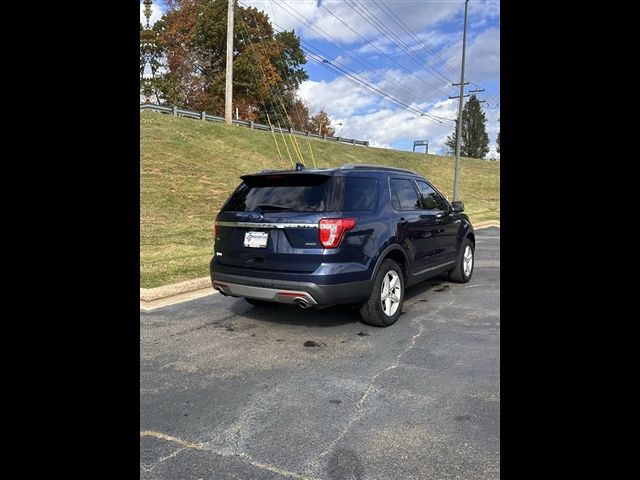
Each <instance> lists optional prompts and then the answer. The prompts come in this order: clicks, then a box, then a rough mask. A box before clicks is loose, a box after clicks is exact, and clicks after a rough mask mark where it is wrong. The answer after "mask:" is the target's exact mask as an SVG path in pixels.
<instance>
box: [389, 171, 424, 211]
mask: <svg viewBox="0 0 640 480" xmlns="http://www.w3.org/2000/svg"><path fill="white" fill-rule="evenodd" d="M390 186H391V205H392V206H393V208H394V209H396V210H420V209H421V208H422V207H421V204H420V200H419V199H418V193H417V192H416V189H415V187H414V186H413V181H411V180H410V179H408V178H392V179H391V180H390Z"/></svg>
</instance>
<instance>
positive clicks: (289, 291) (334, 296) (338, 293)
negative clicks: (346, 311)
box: [211, 271, 372, 306]
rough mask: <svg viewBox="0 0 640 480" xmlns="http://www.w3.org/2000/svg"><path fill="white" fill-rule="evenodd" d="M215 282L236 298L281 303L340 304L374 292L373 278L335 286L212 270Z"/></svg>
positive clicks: (352, 301)
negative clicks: (372, 289) (301, 301)
mask: <svg viewBox="0 0 640 480" xmlns="http://www.w3.org/2000/svg"><path fill="white" fill-rule="evenodd" d="M211 282H212V284H213V287H214V288H215V289H216V290H219V291H221V292H222V293H224V294H226V295H231V296H233V297H248V298H256V299H260V300H269V301H273V302H278V303H296V301H297V300H299V299H301V298H303V299H305V300H306V301H307V302H308V303H309V304H310V305H321V306H327V305H337V304H341V303H357V302H361V301H365V300H367V299H368V298H369V295H370V294H371V288H372V282H371V281H370V280H366V281H361V282H351V283H340V284H335V285H318V284H315V283H311V282H294V281H285V280H271V279H265V278H253V277H243V276H240V275H231V274H229V273H221V272H215V271H213V272H211Z"/></svg>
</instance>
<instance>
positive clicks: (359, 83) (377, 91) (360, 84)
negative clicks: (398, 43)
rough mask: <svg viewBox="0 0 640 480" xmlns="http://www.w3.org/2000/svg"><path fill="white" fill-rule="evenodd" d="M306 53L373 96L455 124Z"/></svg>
mask: <svg viewBox="0 0 640 480" xmlns="http://www.w3.org/2000/svg"><path fill="white" fill-rule="evenodd" d="M303 48H305V47H303ZM305 50H306V48H305ZM306 51H307V53H308V54H310V55H311V56H310V58H311V59H312V60H314V61H315V62H316V63H318V64H320V65H322V66H324V67H325V68H328V69H329V70H332V71H333V72H334V73H336V74H337V75H340V76H342V77H344V78H345V79H347V80H351V82H350V83H352V84H353V85H355V86H358V87H360V88H363V89H365V90H367V91H368V92H369V93H372V94H374V95H377V96H379V97H383V98H385V99H387V100H389V101H390V102H392V103H395V104H397V105H399V106H402V107H404V108H405V109H406V110H409V111H410V112H412V113H414V114H416V115H419V116H422V117H426V118H429V119H431V120H433V121H435V122H437V123H440V124H443V125H444V124H445V123H444V121H449V122H453V120H452V119H448V118H444V117H440V118H441V119H442V120H440V118H438V117H437V116H435V115H432V114H429V113H426V112H423V111H421V110H418V109H417V108H415V107H412V106H411V105H408V104H406V103H404V102H402V101H400V100H398V99H397V98H395V97H393V96H391V95H389V94H388V93H386V92H384V91H382V90H380V89H378V88H377V87H375V86H373V85H372V84H370V83H369V82H367V81H365V80H362V79H360V78H358V76H357V74H351V73H349V72H347V71H346V70H345V69H342V68H340V67H339V66H337V65H335V64H332V63H331V62H329V61H328V60H326V59H324V58H322V57H320V56H318V55H317V54H315V53H314V52H311V51H309V50H306ZM316 57H318V58H316Z"/></svg>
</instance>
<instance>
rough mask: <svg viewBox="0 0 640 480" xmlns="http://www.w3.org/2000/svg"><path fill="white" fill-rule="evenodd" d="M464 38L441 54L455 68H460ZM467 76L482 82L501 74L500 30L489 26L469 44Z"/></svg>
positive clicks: (466, 66) (466, 65)
mask: <svg viewBox="0 0 640 480" xmlns="http://www.w3.org/2000/svg"><path fill="white" fill-rule="evenodd" d="M461 51H462V39H460V41H458V42H456V43H454V44H453V45H451V46H449V47H448V48H446V49H445V50H444V52H443V54H442V55H441V56H442V57H443V58H445V59H447V63H448V64H449V65H451V66H452V67H453V68H454V69H455V70H458V71H459V70H460V62H461V60H462V59H461V57H460V52H461ZM465 56H466V58H465V78H469V79H472V80H473V81H474V82H478V83H479V82H482V81H483V80H487V79H489V78H496V77H498V76H499V75H500V30H498V29H497V28H493V27H492V28H488V29H486V30H484V31H482V32H481V33H479V34H477V35H476V36H475V37H474V38H473V40H471V41H469V43H468V45H467V51H466V55H465Z"/></svg>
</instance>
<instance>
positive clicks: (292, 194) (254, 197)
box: [223, 174, 331, 212]
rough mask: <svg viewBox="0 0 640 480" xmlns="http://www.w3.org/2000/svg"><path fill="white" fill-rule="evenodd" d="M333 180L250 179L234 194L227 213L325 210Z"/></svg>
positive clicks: (313, 177) (319, 177)
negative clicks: (330, 184) (326, 199)
mask: <svg viewBox="0 0 640 480" xmlns="http://www.w3.org/2000/svg"><path fill="white" fill-rule="evenodd" d="M330 178H331V177H329V176H325V175H304V174H299V175H277V174H274V175H260V176H255V177H253V176H252V177H249V178H246V179H245V182H244V183H243V184H241V185H240V186H239V187H238V189H237V190H236V191H235V192H234V193H233V195H232V196H231V198H230V199H229V201H228V202H227V203H226V205H225V206H224V208H223V210H224V211H232V212H251V211H257V210H259V211H269V210H274V211H277V210H280V211H285V210H286V211H290V212H318V211H322V210H324V207H325V198H326V197H327V187H328V185H329V183H330V182H328V180H329V179H330Z"/></svg>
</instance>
